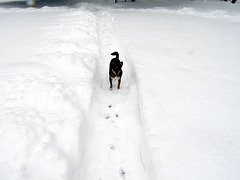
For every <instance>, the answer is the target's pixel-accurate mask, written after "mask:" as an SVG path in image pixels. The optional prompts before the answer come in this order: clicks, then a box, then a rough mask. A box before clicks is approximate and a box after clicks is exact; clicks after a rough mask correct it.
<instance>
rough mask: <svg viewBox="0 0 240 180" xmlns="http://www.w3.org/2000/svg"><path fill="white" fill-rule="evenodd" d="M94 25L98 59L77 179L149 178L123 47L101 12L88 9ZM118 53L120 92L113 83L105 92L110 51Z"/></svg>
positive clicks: (134, 92) (129, 67)
mask: <svg viewBox="0 0 240 180" xmlns="http://www.w3.org/2000/svg"><path fill="white" fill-rule="evenodd" d="M91 8H92V9H93V11H95V12H96V13H95V14H96V17H97V22H98V41H99V42H98V44H99V59H98V60H97V62H96V64H97V68H96V69H97V70H96V72H95V79H94V82H95V87H94V90H93V94H92V102H91V106H90V112H89V116H88V119H87V121H88V122H87V124H88V125H87V130H86V132H87V134H86V136H87V139H88V140H87V141H86V143H85V149H84V154H83V158H82V165H81V168H80V169H81V173H80V177H81V179H85V180H87V179H99V180H113V179H114V180H121V179H138V180H147V179H149V174H148V167H149V159H148V156H147V149H146V144H145V141H144V135H143V131H142V122H141V117H140V112H139V111H140V109H139V105H138V103H139V102H138V101H139V99H138V91H137V82H136V79H135V74H134V69H133V68H132V64H131V61H128V59H127V58H126V54H125V49H124V44H123V42H122V41H121V39H120V38H119V37H118V34H117V31H116V28H115V26H114V22H113V20H112V19H111V17H110V16H109V13H108V12H107V11H104V10H98V9H95V8H96V7H88V9H91ZM114 51H118V52H119V53H120V60H122V61H123V64H124V65H123V77H122V84H121V89H120V90H118V89H117V87H116V85H117V82H114V83H113V84H114V86H113V89H112V90H110V89H109V82H108V68H109V62H110V60H111V58H113V57H112V56H111V55H110V54H111V52H114Z"/></svg>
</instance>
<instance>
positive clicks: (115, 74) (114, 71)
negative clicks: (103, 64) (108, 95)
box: [109, 52, 123, 89]
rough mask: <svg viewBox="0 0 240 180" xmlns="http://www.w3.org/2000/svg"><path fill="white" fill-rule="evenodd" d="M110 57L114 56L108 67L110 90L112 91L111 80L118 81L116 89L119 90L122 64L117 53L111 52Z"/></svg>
mask: <svg viewBox="0 0 240 180" xmlns="http://www.w3.org/2000/svg"><path fill="white" fill-rule="evenodd" d="M111 55H113V56H116V57H115V58H113V59H112V60H111V62H110V65H109V81H110V89H112V80H113V79H118V89H120V83H121V78H122V73H123V72H122V66H123V62H122V61H120V60H119V54H118V52H113V53H112V54H111Z"/></svg>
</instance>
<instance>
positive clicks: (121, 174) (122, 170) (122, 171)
mask: <svg viewBox="0 0 240 180" xmlns="http://www.w3.org/2000/svg"><path fill="white" fill-rule="evenodd" d="M119 174H120V176H121V177H122V178H123V179H126V171H124V169H122V168H121V169H120V171H119Z"/></svg>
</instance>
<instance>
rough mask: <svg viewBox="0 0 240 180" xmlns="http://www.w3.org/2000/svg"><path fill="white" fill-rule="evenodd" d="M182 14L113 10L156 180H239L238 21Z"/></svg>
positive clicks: (158, 11) (239, 75)
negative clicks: (136, 89) (135, 85)
mask: <svg viewBox="0 0 240 180" xmlns="http://www.w3.org/2000/svg"><path fill="white" fill-rule="evenodd" d="M164 9H165V8H164ZM185 10H186V12H184V9H182V10H181V11H180V13H179V11H172V10H171V9H167V8H166V9H165V10H163V9H162V8H160V9H154V10H150V9H148V10H140V11H139V10H138V9H134V8H132V9H130V10H126V9H119V10H112V11H111V14H112V15H113V17H114V19H115V21H116V22H117V23H118V28H119V30H120V31H121V32H122V33H123V36H124V37H125V39H126V43H125V44H126V46H127V49H128V51H127V53H128V54H129V57H128V58H129V59H131V60H132V61H133V64H134V67H135V72H136V77H137V81H138V85H139V96H140V98H141V102H142V103H141V106H140V107H141V110H142V115H143V122H144V125H145V135H146V137H147V143H148V145H149V148H150V149H151V154H152V157H153V158H152V160H153V161H154V169H155V172H156V175H157V178H155V179H169V180H171V179H239V168H238V167H239V166H240V164H239V162H240V159H239V157H240V156H239V155H240V151H239V148H240V143H239V140H238V139H239V137H240V134H239V127H240V123H239V121H238V119H239V115H240V114H239V110H238V109H239V108H238V106H239V104H240V101H239V100H240V98H239V93H238V92H239V90H240V86H239V84H238V79H239V78H238V77H240V74H239V70H238V69H239V67H240V64H239V57H240V54H239V51H238V49H237V47H238V46H239V42H240V39H239V21H238V20H237V21H232V18H230V17H229V18H217V19H215V18H214V19H213V18H212V16H211V14H208V15H207V14H204V15H203V14H202V12H201V11H202V10H201V9H200V12H198V10H197V9H196V10H194V13H192V14H191V13H189V12H190V11H189V9H185ZM190 10H191V9H190ZM207 11H208V10H207ZM238 12H239V11H238ZM203 13H204V12H203ZM207 13H208V12H207ZM228 15H229V14H228ZM235 15H236V14H235ZM216 16H218V15H216ZM238 18H239V16H238V15H237V16H236V17H235V18H234V19H235V20H236V19H238Z"/></svg>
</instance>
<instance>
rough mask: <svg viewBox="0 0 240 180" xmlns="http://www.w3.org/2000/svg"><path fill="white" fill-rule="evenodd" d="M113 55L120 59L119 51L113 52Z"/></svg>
mask: <svg viewBox="0 0 240 180" xmlns="http://www.w3.org/2000/svg"><path fill="white" fill-rule="evenodd" d="M111 55H112V56H116V59H118V58H119V53H118V52H117V51H115V52H113V53H112V54H111Z"/></svg>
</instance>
